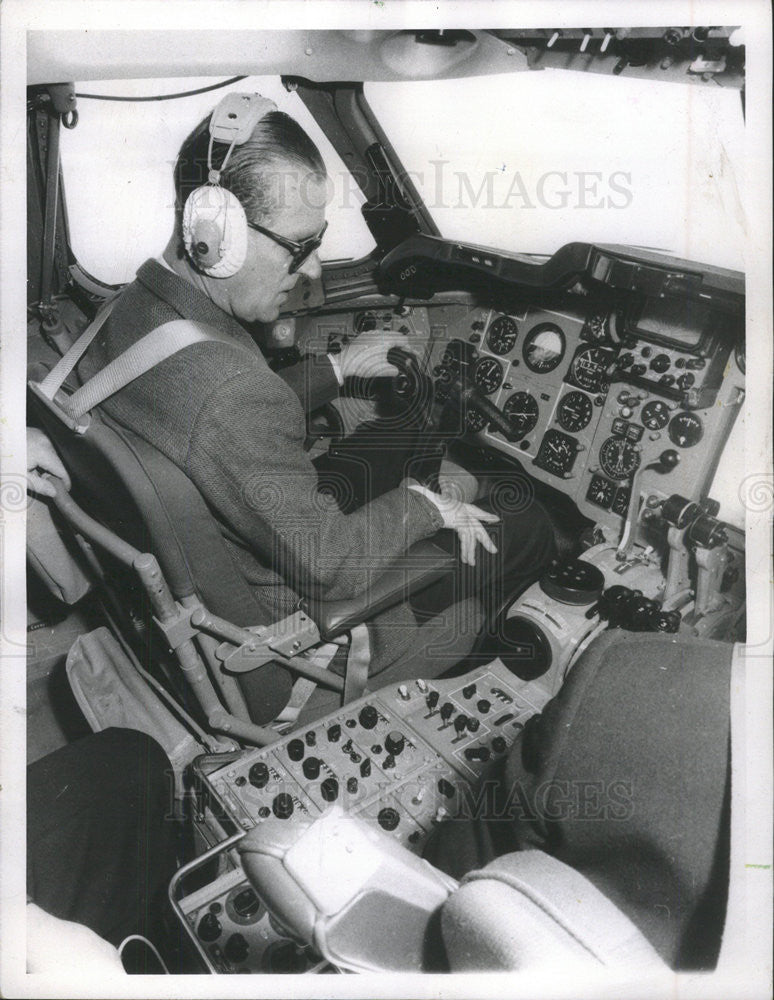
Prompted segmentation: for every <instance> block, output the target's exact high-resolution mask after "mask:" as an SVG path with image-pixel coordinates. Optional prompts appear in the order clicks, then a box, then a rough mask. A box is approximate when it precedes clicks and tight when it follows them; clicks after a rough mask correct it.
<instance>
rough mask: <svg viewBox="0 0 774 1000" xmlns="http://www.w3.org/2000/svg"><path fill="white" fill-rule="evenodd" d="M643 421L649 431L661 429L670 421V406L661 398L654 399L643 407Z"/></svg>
mask: <svg viewBox="0 0 774 1000" xmlns="http://www.w3.org/2000/svg"><path fill="white" fill-rule="evenodd" d="M642 422H643V424H644V425H645V426H646V427H647V428H648V430H649V431H660V430H661V428H662V427H666V425H667V424H668V423H669V407H668V406H667V405H666V403H662V402H661V400H660V399H652V400H651V401H650V402H649V403H646V404H645V405H644V406H643V408H642Z"/></svg>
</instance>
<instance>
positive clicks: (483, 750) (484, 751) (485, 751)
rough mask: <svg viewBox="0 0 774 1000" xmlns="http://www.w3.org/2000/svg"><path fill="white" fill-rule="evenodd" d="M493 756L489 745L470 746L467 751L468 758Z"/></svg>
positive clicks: (477, 758) (480, 758)
mask: <svg viewBox="0 0 774 1000" xmlns="http://www.w3.org/2000/svg"><path fill="white" fill-rule="evenodd" d="M491 756H492V753H491V751H490V749H489V747H468V748H467V750H466V751H465V757H466V758H467V759H468V760H489V758H490V757H491Z"/></svg>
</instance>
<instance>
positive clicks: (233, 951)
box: [223, 931, 250, 965]
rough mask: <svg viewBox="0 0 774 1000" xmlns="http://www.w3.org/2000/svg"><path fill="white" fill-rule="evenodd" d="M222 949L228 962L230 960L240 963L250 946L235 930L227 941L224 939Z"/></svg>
mask: <svg viewBox="0 0 774 1000" xmlns="http://www.w3.org/2000/svg"><path fill="white" fill-rule="evenodd" d="M223 951H224V953H225V955H226V958H227V959H228V960H229V962H232V963H233V964H234V965H241V963H242V962H244V960H245V959H246V958H247V955H248V953H249V951H250V947H249V945H248V944H247V941H246V940H245V938H244V937H243V936H242V935H241V934H240V933H239V932H238V931H237V933H236V934H232V935H231V937H230V938H229V939H228V941H226V946H225V948H224V949H223Z"/></svg>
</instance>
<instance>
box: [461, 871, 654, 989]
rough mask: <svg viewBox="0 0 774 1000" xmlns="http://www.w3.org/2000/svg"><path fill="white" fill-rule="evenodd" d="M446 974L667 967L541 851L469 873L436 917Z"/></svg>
mask: <svg viewBox="0 0 774 1000" xmlns="http://www.w3.org/2000/svg"><path fill="white" fill-rule="evenodd" d="M441 928H442V934H443V941H444V945H445V947H446V952H447V954H448V955H449V958H450V964H451V969H452V971H453V972H471V971H474V970H482V971H483V970H486V971H496V970H504V969H508V970H515V969H518V970H523V969H534V970H539V969H545V967H546V964H547V963H553V964H554V965H561V966H562V967H563V968H565V967H568V966H575V967H582V968H583V969H587V970H598V971H604V970H605V969H606V968H612V969H622V968H625V969H628V970H631V969H632V968H649V969H651V970H653V969H656V970H663V969H665V968H666V965H665V963H664V962H663V961H662V959H661V958H660V956H659V955H658V953H657V952H656V951H655V949H654V948H653V947H652V946H651V945H650V943H649V942H648V941H647V940H646V938H645V937H644V935H643V934H642V933H641V932H640V931H639V930H638V928H637V927H635V925H634V924H633V923H632V921H631V920H630V919H629V918H628V917H627V916H626V915H625V914H624V913H622V912H621V910H619V909H618V907H617V906H615V905H614V904H613V903H612V902H611V901H610V900H609V899H608V898H607V897H606V896H605V895H604V894H603V893H601V892H600V891H599V889H597V888H596V887H595V886H594V885H593V884H592V883H591V882H589V880H588V879H587V878H586V877H585V876H584V875H581V874H580V872H577V871H575V869H573V868H570V867H569V866H568V865H565V864H564V863H563V862H561V861H557V859H556V858H553V857H551V856H550V855H548V854H544V853H543V852H542V851H519V852H517V853H514V854H505V855H502V856H501V857H499V858H496V859H495V860H494V861H492V862H491V863H490V864H489V865H487V867H486V868H483V869H481V870H480V871H473V872H469V873H468V874H467V875H466V876H465V878H464V879H463V880H462V882H461V884H460V888H459V889H458V890H457V892H456V893H454V895H453V896H451V897H450V899H449V900H448V901H447V902H446V904H445V905H444V907H443V910H442V912H441Z"/></svg>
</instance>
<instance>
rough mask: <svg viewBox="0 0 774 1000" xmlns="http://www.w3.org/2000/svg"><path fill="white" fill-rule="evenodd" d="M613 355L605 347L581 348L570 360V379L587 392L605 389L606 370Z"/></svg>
mask: <svg viewBox="0 0 774 1000" xmlns="http://www.w3.org/2000/svg"><path fill="white" fill-rule="evenodd" d="M614 357H615V354H614V353H613V352H612V351H611V350H609V349H607V348H605V347H583V348H581V350H579V351H578V353H577V354H576V355H575V357H574V358H573V359H572V364H571V365H570V379H571V380H572V381H573V382H574V383H575V385H577V386H580V388H581V389H586V391H587V392H600V391H602V389H603V388H605V385H604V383H605V381H606V376H607V369H608V368H609V366H610V363H611V362H612V360H613V358H614Z"/></svg>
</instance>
